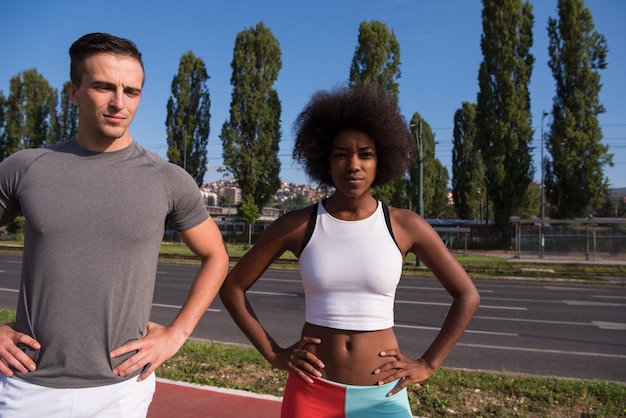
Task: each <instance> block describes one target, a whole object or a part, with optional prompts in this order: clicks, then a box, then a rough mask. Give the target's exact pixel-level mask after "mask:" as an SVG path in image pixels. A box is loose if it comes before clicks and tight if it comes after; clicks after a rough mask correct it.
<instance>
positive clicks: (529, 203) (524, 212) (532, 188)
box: [517, 182, 541, 218]
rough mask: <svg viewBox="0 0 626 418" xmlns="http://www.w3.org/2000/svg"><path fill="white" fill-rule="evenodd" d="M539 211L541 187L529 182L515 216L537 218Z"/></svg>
mask: <svg viewBox="0 0 626 418" xmlns="http://www.w3.org/2000/svg"><path fill="white" fill-rule="evenodd" d="M540 213H541V189H540V186H539V185H538V184H537V183H534V182H532V183H530V184H529V185H528V188H526V191H525V192H524V200H523V203H522V205H521V206H520V207H519V209H518V212H517V216H519V217H520V218H538V217H539V215H540Z"/></svg>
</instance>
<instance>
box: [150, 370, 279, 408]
mask: <svg viewBox="0 0 626 418" xmlns="http://www.w3.org/2000/svg"><path fill="white" fill-rule="evenodd" d="M281 401H282V398H279V397H276V396H270V395H258V394H255V393H250V392H246V391H242V390H232V389H221V388H215V387H209V386H200V385H193V384H190V383H184V382H175V381H171V380H164V379H157V384H156V392H155V393H154V398H153V399H152V404H151V405H150V408H149V409H148V418H172V417H176V418H195V417H202V418H238V417H242V418H249V417H255V418H279V417H280V406H281Z"/></svg>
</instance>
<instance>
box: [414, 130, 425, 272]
mask: <svg viewBox="0 0 626 418" xmlns="http://www.w3.org/2000/svg"><path fill="white" fill-rule="evenodd" d="M411 127H412V128H415V124H411ZM414 135H415V141H416V142H417V169H418V171H417V173H418V174H417V186H418V189H417V213H418V214H419V216H421V217H422V218H423V217H424V143H423V141H422V119H421V118H420V120H419V121H418V122H417V131H416V132H415V133H414ZM415 265H416V266H418V267H419V266H421V265H422V261H421V260H420V259H419V258H416V259H415Z"/></svg>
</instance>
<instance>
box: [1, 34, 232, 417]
mask: <svg viewBox="0 0 626 418" xmlns="http://www.w3.org/2000/svg"><path fill="white" fill-rule="evenodd" d="M70 57H71V69H70V78H71V81H70V82H69V83H68V85H67V92H68V95H69V97H70V98H71V100H72V101H73V103H74V104H76V105H77V106H78V107H79V126H78V132H77V135H76V137H75V138H72V139H69V140H67V141H65V142H62V143H58V144H54V145H52V146H49V147H47V148H38V149H27V150H22V151H19V152H17V153H15V154H13V155H11V156H10V157H8V158H7V159H5V160H4V161H2V163H0V224H5V223H7V222H9V221H10V220H12V219H13V218H14V217H15V216H17V215H18V214H20V213H21V214H23V215H24V217H25V218H26V231H25V239H24V261H23V267H22V280H21V285H20V294H19V302H18V306H17V317H16V321H15V323H13V324H6V325H2V326H0V416H2V417H16V416H20V417H24V416H63V417H69V416H72V417H79V416H81V417H83V416H84V417H93V416H98V417H101V416H111V417H145V415H146V413H147V409H148V406H149V404H150V401H151V400H152V395H153V392H154V388H155V379H154V373H153V372H154V370H155V369H156V368H157V367H158V366H159V365H160V364H161V363H163V362H164V361H165V360H167V359H168V358H170V357H171V356H172V355H173V354H174V353H176V351H177V350H178V349H179V348H180V347H181V345H182V344H183V343H184V341H185V340H186V339H187V337H189V335H190V334H191V332H192V330H193V329H194V327H195V326H196V325H197V323H198V321H199V320H200V318H201V317H202V315H203V314H204V312H205V311H206V310H207V308H208V307H209V305H210V304H211V302H212V301H213V299H214V297H215V295H216V294H217V292H218V290H219V288H220V286H221V284H222V282H223V280H224V277H225V275H226V272H227V270H228V256H227V254H226V250H225V248H224V245H223V241H222V237H221V234H220V232H219V230H218V228H217V226H216V225H215V223H214V222H213V221H212V220H211V218H210V217H209V216H208V213H207V210H206V208H205V206H204V203H203V201H202V199H201V196H200V191H199V189H198V187H197V185H196V184H195V182H194V180H193V179H192V178H191V176H189V175H188V174H187V173H186V172H185V171H184V170H182V169H181V168H180V167H178V166H175V165H173V164H170V163H167V162H165V161H163V160H162V159H161V158H160V157H158V156H156V155H155V154H152V153H150V152H148V151H146V150H145V149H143V148H142V147H141V146H139V145H138V144H137V143H136V142H134V140H133V138H132V137H131V134H130V132H129V126H130V124H131V122H132V120H133V118H134V116H135V113H136V111H137V108H138V107H139V102H140V99H141V92H142V87H143V83H144V69H143V63H142V59H141V53H140V52H139V51H138V50H137V48H136V46H135V44H134V43H132V42H131V41H129V40H126V39H122V38H118V37H115V36H111V35H108V34H104V33H92V34H88V35H85V36H83V37H81V38H80V39H78V40H77V41H76V42H75V43H74V44H73V45H72V47H71V48H70ZM166 221H169V223H170V224H171V225H172V226H173V227H174V228H175V229H176V230H177V231H178V233H179V235H180V236H181V238H182V239H183V240H184V242H185V243H186V244H187V245H188V246H189V248H190V249H191V250H192V251H194V253H196V254H197V255H198V256H199V257H200V258H201V260H202V263H201V267H200V269H199V271H198V273H197V275H196V277H195V280H194V282H193V285H192V287H191V289H190V292H189V295H188V298H187V300H186V302H185V304H184V305H183V307H182V308H181V310H180V312H179V313H178V315H177V317H176V319H175V320H174V321H173V322H172V324H170V325H169V326H162V325H159V324H156V323H153V322H149V316H150V310H151V303H152V295H153V291H154V282H155V278H156V268H157V260H158V254H159V246H160V243H161V240H162V238H163V233H164V229H165V224H166Z"/></svg>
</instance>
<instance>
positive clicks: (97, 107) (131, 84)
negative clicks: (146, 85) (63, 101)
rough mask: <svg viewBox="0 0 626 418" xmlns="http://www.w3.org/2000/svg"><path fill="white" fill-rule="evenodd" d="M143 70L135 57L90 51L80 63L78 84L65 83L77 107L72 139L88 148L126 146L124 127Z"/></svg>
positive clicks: (138, 95)
mask: <svg viewBox="0 0 626 418" xmlns="http://www.w3.org/2000/svg"><path fill="white" fill-rule="evenodd" d="M143 81H144V73H143V69H142V68H141V64H140V63H139V61H137V60H136V59H135V58H132V57H126V56H119V55H114V54H109V53H101V54H95V55H91V56H90V57H88V58H86V59H85V61H84V62H83V65H82V79H81V82H80V86H76V85H75V84H73V83H69V84H68V87H67V89H68V95H69V97H70V99H71V100H72V102H73V103H74V104H75V105H77V106H78V107H79V123H78V134H77V136H76V141H77V142H78V143H79V144H80V145H81V146H82V147H84V148H86V149H89V150H92V151H115V150H118V149H122V148H124V147H126V146H128V145H129V144H130V143H131V142H132V138H131V136H130V133H129V131H128V127H129V125H130V123H131V122H132V120H133V118H134V117H135V113H136V112H137V108H138V107H139V102H140V100H141V91H142V87H143Z"/></svg>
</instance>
